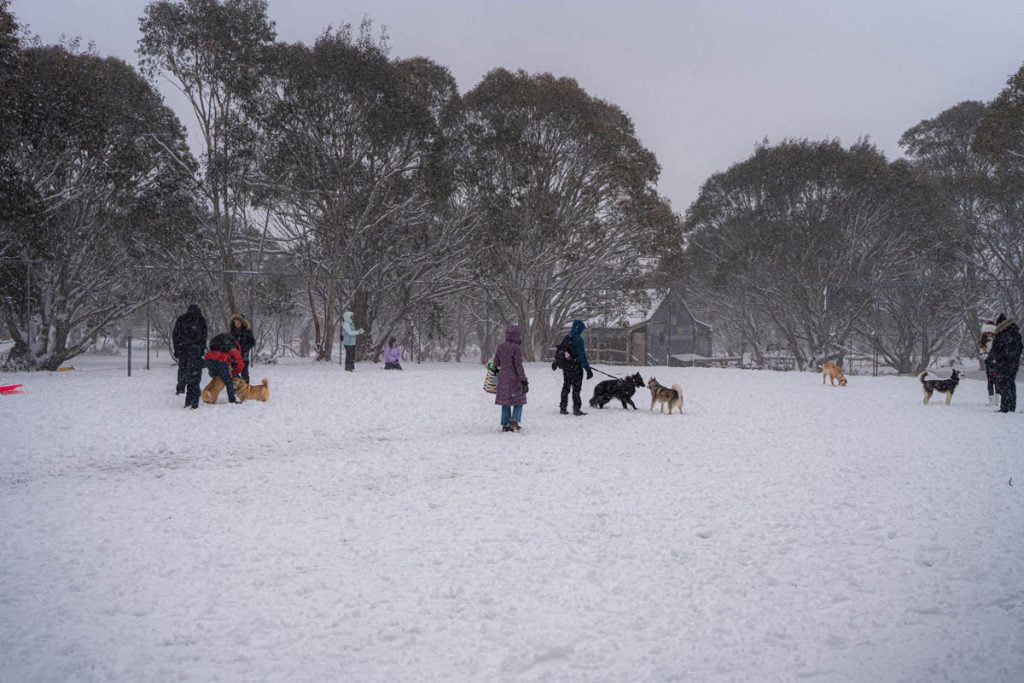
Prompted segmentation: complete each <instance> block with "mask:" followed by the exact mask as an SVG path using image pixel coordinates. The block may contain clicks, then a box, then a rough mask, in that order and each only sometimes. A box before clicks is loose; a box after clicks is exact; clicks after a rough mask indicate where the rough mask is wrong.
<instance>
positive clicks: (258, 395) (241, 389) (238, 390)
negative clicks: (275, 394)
mask: <svg viewBox="0 0 1024 683" xmlns="http://www.w3.org/2000/svg"><path fill="white" fill-rule="evenodd" d="M235 396H238V397H239V398H240V399H241V400H243V401H269V400H270V382H269V381H268V380H267V378H266V377H264V378H263V381H262V382H260V383H259V384H246V383H245V380H243V379H242V378H241V377H235Z"/></svg>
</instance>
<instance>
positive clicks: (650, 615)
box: [0, 358, 1024, 681]
mask: <svg viewBox="0 0 1024 683" xmlns="http://www.w3.org/2000/svg"><path fill="white" fill-rule="evenodd" d="M123 362H124V361H123V359H117V358H92V359H89V358H84V359H83V358H79V359H75V361H73V363H72V364H73V365H74V366H75V367H76V368H77V370H76V371H75V372H66V373H40V374H31V375H29V374H21V375H11V374H5V375H2V376H0V384H6V383H10V382H23V383H24V384H25V388H26V390H27V392H28V393H26V394H23V395H15V396H0V434H2V436H0V450H2V457H0V653H2V654H0V680H3V681H37V680H61V681H63V680H122V681H161V680H188V679H191V680H275V681H321V680H348V681H449V680H509V681H521V680H527V681H528V680H552V681H556V680H557V681H562V680H569V681H663V680H687V681H706V680H730V681H733V680H750V681H774V680H795V679H801V678H811V679H817V680H835V681H849V680H853V681H878V680H884V681H903V680H906V681H921V680H957V681H1020V680H1024V414H1015V415H1000V414H995V413H993V412H992V409H991V408H990V407H989V406H987V405H986V400H985V396H984V385H983V384H982V383H981V382H978V381H975V380H968V381H965V382H963V383H962V385H961V387H960V391H959V392H958V393H957V395H956V397H955V398H954V399H953V403H952V405H951V406H946V405H944V404H943V402H942V400H941V397H936V399H935V400H933V402H932V404H931V405H928V406H923V405H922V404H921V391H920V388H919V385H918V383H917V380H916V379H914V378H907V377H882V378H870V377H851V378H850V384H849V386H847V387H845V388H841V389H840V388H832V387H824V386H822V385H821V378H820V375H817V374H809V373H807V374H800V373H771V372H750V371H742V370H713V369H708V370H701V369H696V370H695V369H678V368H673V369H671V370H669V369H665V368H658V369H654V370H653V374H654V375H655V376H657V378H658V380H659V381H661V382H662V383H664V384H672V383H673V382H679V383H680V384H682V386H683V390H684V394H685V398H686V406H685V410H684V414H683V415H681V416H680V415H672V416H669V415H667V414H666V415H660V414H658V413H657V411H655V412H654V413H653V414H652V413H650V412H649V411H648V406H649V399H648V398H647V393H646V391H642V392H639V393H638V395H637V399H636V402H637V404H638V405H639V406H640V408H641V410H640V411H639V412H632V411H630V412H625V411H623V410H622V409H621V408H620V407H619V406H618V405H615V406H609V407H608V408H606V409H605V410H603V411H596V410H590V414H589V415H587V416H586V417H582V418H574V417H563V416H560V415H558V414H557V400H558V396H557V394H558V387H559V383H560V380H559V378H558V375H556V373H553V372H551V370H550V368H548V367H547V366H546V365H544V364H528V365H527V372H528V373H529V374H530V380H531V382H530V386H531V391H530V394H529V405H527V406H526V409H525V414H524V420H523V424H524V427H523V431H522V433H520V434H502V433H500V432H499V430H498V412H499V410H498V408H497V407H496V406H494V405H493V399H492V397H490V396H488V395H485V394H484V393H483V392H482V391H481V384H482V382H483V371H482V369H481V368H479V367H478V366H476V365H472V364H464V365H440V364H436V365H421V366H417V365H410V366H407V368H406V370H405V371H404V372H401V373H397V372H384V371H382V370H380V369H378V368H379V366H377V367H374V366H372V365H368V364H360V365H359V366H358V369H357V372H356V373H354V374H347V373H344V372H342V371H341V368H339V366H337V365H326V366H325V365H317V364H314V363H311V362H309V361H293V362H291V363H288V364H280V365H276V366H268V367H259V368H255V369H254V377H255V378H259V377H262V376H268V377H269V378H270V382H271V389H272V395H271V401H270V402H269V403H266V404H260V403H246V404H244V405H241V406H230V405H227V404H220V405H217V406H206V405H201V406H200V409H199V410H198V411H188V410H183V409H182V408H181V403H182V401H181V397H176V396H174V393H173V387H174V370H173V368H171V367H170V366H169V365H168V364H167V362H166V359H162V360H160V361H159V362H158V363H156V364H155V365H154V369H153V370H151V371H149V372H146V371H144V370H140V369H138V365H136V370H135V373H134V374H135V376H134V377H132V378H130V379H129V378H126V377H125V376H124V369H123ZM137 363H138V360H137ZM609 369H610V368H609ZM640 372H641V373H642V374H643V376H644V379H645V380H646V379H647V378H648V377H649V375H650V374H651V372H652V369H650V368H640ZM599 378H600V376H598V379H599ZM592 385H593V382H587V383H586V385H585V393H586V396H585V398H589V395H590V394H589V392H590V388H591V387H592ZM222 400H223V396H222ZM588 410H589V409H588ZM1011 478H1012V485H1011V483H1010V481H1011Z"/></svg>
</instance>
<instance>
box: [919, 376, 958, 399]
mask: <svg viewBox="0 0 1024 683" xmlns="http://www.w3.org/2000/svg"><path fill="white" fill-rule="evenodd" d="M927 374H928V372H927V371H925V372H922V373H921V374H920V375H918V378H919V379H920V380H921V389H922V390H923V391H924V404H925V405H928V401H929V400H931V397H932V394H933V393H935V392H936V391H937V392H939V393H940V394H945V395H946V405H947V406H948V405H949V402H950V401H951V400H953V392H954V391H956V385H957V384H959V383H960V380H961V379H962V378H963V377H965V376H966V375H964V373H962V372H960V371H959V370H954V371H953V374H952V375H950V376H949V379H925V378H924V376H925V375H927Z"/></svg>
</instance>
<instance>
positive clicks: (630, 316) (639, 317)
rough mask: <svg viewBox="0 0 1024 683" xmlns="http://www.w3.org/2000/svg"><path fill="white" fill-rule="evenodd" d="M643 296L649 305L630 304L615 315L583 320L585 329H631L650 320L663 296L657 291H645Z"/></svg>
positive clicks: (603, 315) (609, 314)
mask: <svg viewBox="0 0 1024 683" xmlns="http://www.w3.org/2000/svg"><path fill="white" fill-rule="evenodd" d="M644 295H645V296H646V298H647V299H648V300H649V302H650V303H639V304H630V305H629V306H628V307H627V308H626V310H624V311H619V312H617V313H608V314H602V315H598V316H594V317H593V318H590V319H589V320H584V321H583V322H585V323H586V324H587V327H597V328H600V327H633V326H635V325H639V324H640V323H642V322H645V321H647V320H649V319H650V317H651V315H652V314H653V313H654V311H656V310H657V309H658V306H660V305H661V302H662V301H664V300H665V295H664V294H661V293H660V292H659V290H657V289H645V290H644Z"/></svg>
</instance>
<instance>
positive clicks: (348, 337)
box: [341, 311, 364, 346]
mask: <svg viewBox="0 0 1024 683" xmlns="http://www.w3.org/2000/svg"><path fill="white" fill-rule="evenodd" d="M363 332H364V330H363V329H362V328H360V329H358V330H357V329H356V326H355V325H354V324H353V323H352V311H345V312H344V313H343V314H342V316H341V344H342V346H355V345H356V337H358V336H359V335H361V334H363Z"/></svg>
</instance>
